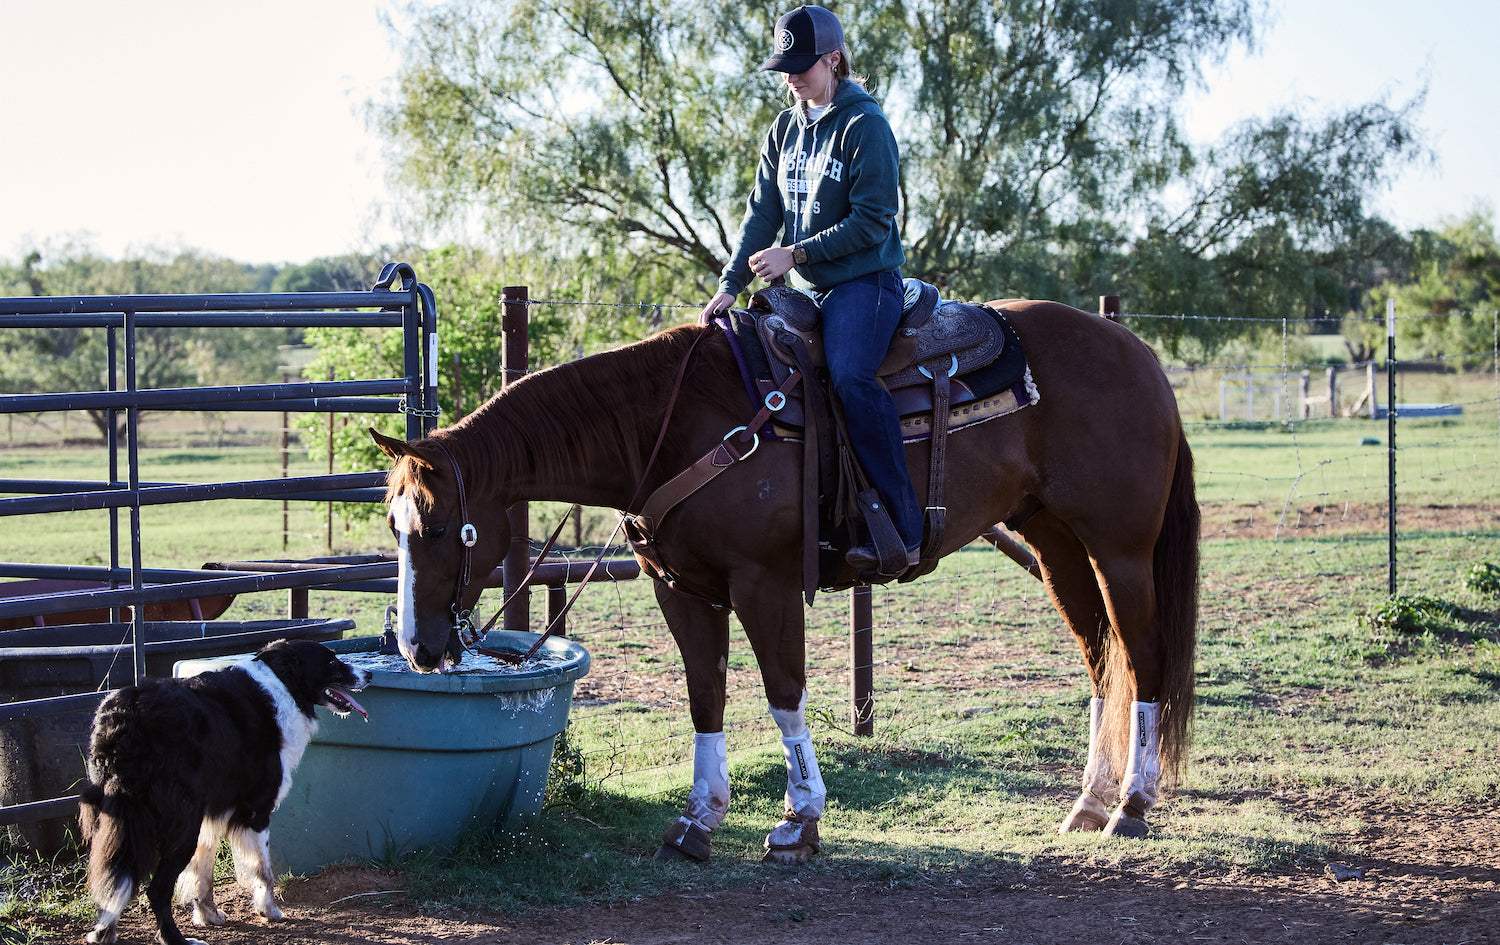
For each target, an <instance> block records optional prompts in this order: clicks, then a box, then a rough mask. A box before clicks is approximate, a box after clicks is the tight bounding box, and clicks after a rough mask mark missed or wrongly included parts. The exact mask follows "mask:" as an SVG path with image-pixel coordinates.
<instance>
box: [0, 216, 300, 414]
mask: <svg viewBox="0 0 1500 945" xmlns="http://www.w3.org/2000/svg"><path fill="white" fill-rule="evenodd" d="M274 275H275V269H274V268H273V267H269V266H251V265H245V264H243V263H237V262H234V261H233V260H229V259H223V258H220V257H215V256H206V255H203V254H200V253H196V252H192V251H180V252H175V253H171V254H168V253H165V252H162V253H155V254H152V255H147V256H141V257H134V258H127V259H118V260H116V259H110V258H107V257H105V256H102V255H100V254H99V253H97V252H95V251H94V250H93V249H92V248H91V247H89V246H87V245H83V244H69V243H64V244H61V245H59V246H56V247H43V248H40V249H32V250H29V251H27V252H26V253H25V254H24V255H23V257H22V260H21V264H20V265H19V266H18V267H14V268H12V267H4V268H0V278H3V279H4V280H5V281H6V282H7V283H8V285H7V286H5V287H4V291H5V292H15V293H18V294H22V295H32V296H35V295H127V294H138V293H173V292H255V291H266V290H267V289H269V288H270V283H271V280H272V278H273V277H274ZM288 338H289V335H288V332H287V331H286V330H280V329H249V328H214V329H205V328H199V329H179V328H142V329H139V330H138V331H137V353H136V383H137V385H138V386H139V387H142V388H148V387H176V386H181V385H184V384H190V383H215V382H223V381H227V380H236V381H239V382H241V383H244V382H254V381H264V380H270V379H272V378H273V377H274V376H275V371H276V364H277V345H278V344H279V343H282V342H285V341H287V340H288ZM122 344H123V342H122ZM122 351H123V348H122ZM106 365H107V356H106V342H105V332H104V331H103V330H102V329H98V328H78V329H66V328H65V329H50V328H49V329H23V328H18V329H7V330H5V331H3V332H0V379H3V381H4V388H5V389H6V390H11V391H17V392H29V391H31V392H34V391H65V390H103V389H105V388H106V387H107V386H108V378H107V376H106ZM122 376H123V375H122ZM122 386H123V385H122ZM88 413H89V417H90V419H92V420H93V422H94V425H95V426H96V427H97V428H98V430H99V433H100V435H101V436H103V435H105V433H106V432H107V431H108V429H109V421H108V415H107V414H106V413H105V411H102V410H91V411H89V412H88Z"/></svg>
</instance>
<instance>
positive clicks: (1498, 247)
mask: <svg viewBox="0 0 1500 945" xmlns="http://www.w3.org/2000/svg"><path fill="white" fill-rule="evenodd" d="M1411 255H1412V265H1411V272H1410V276H1409V278H1407V279H1406V280H1404V281H1401V282H1397V281H1394V280H1393V281H1390V282H1387V283H1384V284H1383V285H1381V286H1379V287H1377V288H1375V289H1373V290H1372V291H1371V292H1370V296H1369V297H1370V305H1369V309H1370V310H1371V311H1372V312H1376V313H1379V314H1380V315H1382V316H1383V315H1384V312H1385V300H1386V299H1387V298H1394V299H1395V300H1396V313H1397V321H1398V324H1399V326H1400V332H1401V338H1400V343H1401V346H1402V350H1403V351H1404V352H1409V353H1407V354H1405V355H1404V357H1407V358H1410V357H1411V356H1412V354H1415V355H1416V356H1418V357H1423V358H1446V359H1451V360H1452V361H1454V362H1455V363H1457V364H1460V365H1463V366H1475V365H1481V364H1489V363H1490V361H1491V360H1492V359H1493V357H1494V344H1495V340H1494V332H1495V319H1496V317H1497V312H1500V243H1497V241H1496V237H1495V226H1494V222H1493V219H1492V214H1491V213H1490V212H1489V211H1488V210H1487V209H1485V210H1476V211H1474V212H1473V213H1470V214H1469V215H1468V216H1466V217H1463V218H1462V219H1459V220H1455V221H1453V222H1451V223H1448V224H1447V225H1445V226H1443V227H1441V228H1440V229H1437V230H1417V231H1416V232H1414V233H1413V234H1412V238H1411ZM1428 316H1436V317H1428ZM1372 327H1373V326H1372ZM1379 331H1380V335H1381V337H1382V338H1383V337H1384V329H1383V328H1380V329H1379Z"/></svg>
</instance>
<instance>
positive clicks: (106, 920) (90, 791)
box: [78, 782, 152, 928]
mask: <svg viewBox="0 0 1500 945" xmlns="http://www.w3.org/2000/svg"><path fill="white" fill-rule="evenodd" d="M78 801H79V803H78V821H79V825H80V826H81V827H82V828H83V838H84V839H85V840H86V841H88V844H89V875H88V885H89V894H90V895H92V896H93V897H94V902H95V903H96V904H98V906H99V921H98V925H99V926H101V927H106V928H107V927H109V926H112V925H114V923H115V920H116V919H118V918H119V917H120V913H122V912H124V911H125V907H126V906H128V905H130V900H131V899H133V898H134V897H135V891H136V888H137V887H139V886H140V884H141V881H142V880H143V879H145V877H146V876H147V874H148V873H149V872H150V871H151V866H152V844H151V836H152V831H151V824H150V820H151V814H150V812H149V811H148V810H146V809H144V808H143V807H142V805H141V804H139V803H138V802H137V801H135V800H134V799H133V798H131V797H130V796H129V795H127V794H124V793H121V792H119V791H116V790H111V789H110V788H109V787H103V786H100V785H98V784H94V783H93V782H89V783H87V784H85V785H84V786H83V789H82V790H81V791H79V798H78Z"/></svg>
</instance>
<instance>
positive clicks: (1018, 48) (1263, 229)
mask: <svg viewBox="0 0 1500 945" xmlns="http://www.w3.org/2000/svg"><path fill="white" fill-rule="evenodd" d="M1259 9H1260V8H1259V4H1257V3H1255V2H1253V0H1170V2H1169V0H1133V2H1107V3H1100V2H1097V0H1010V2H1005V3H998V2H979V3H953V2H951V0H900V2H897V0H883V2H872V3H868V4H860V5H857V6H856V5H851V6H850V7H848V8H847V9H840V10H839V12H840V14H841V16H842V17H843V18H844V22H845V26H846V30H847V32H848V35H849V36H850V38H851V41H852V42H853V44H854V45H853V47H852V50H851V52H852V62H853V65H854V67H855V71H856V72H864V73H866V74H868V75H869V76H870V78H871V79H872V80H873V85H874V86H875V88H876V92H877V95H878V96H880V97H881V98H882V99H883V100H884V105H885V108H886V110H887V113H888V114H889V115H890V116H891V119H892V124H893V127H894V129H895V131H896V134H897V137H898V139H899V140H900V143H901V146H902V155H903V159H902V160H903V172H902V179H903V209H902V215H901V221H900V222H901V225H902V228H903V235H904V240H905V244H906V246H907V248H908V254H909V257H910V260H909V263H908V266H907V271H908V273H909V274H912V275H919V276H922V277H924V278H929V279H932V280H933V281H936V282H938V283H939V284H941V285H944V286H946V287H948V288H949V289H950V290H951V291H952V292H954V293H955V294H958V295H971V296H984V297H993V296H996V295H1026V296H1033V297H1035V296H1050V297H1054V298H1061V299H1065V300H1071V301H1075V302H1083V301H1084V297H1086V296H1088V295H1092V294H1100V293H1103V292H1106V291H1112V290H1113V291H1122V292H1123V293H1124V294H1126V295H1127V297H1128V301H1129V303H1130V305H1131V307H1132V309H1133V310H1136V311H1157V312H1166V313H1174V314H1175V313H1179V312H1186V311H1214V312H1216V313H1226V312H1228V313H1236V314H1256V315H1265V314H1276V315H1292V316H1294V317H1302V316H1305V315H1321V314H1324V313H1326V312H1329V311H1334V312H1335V313H1337V312H1339V311H1341V310H1342V308H1343V307H1344V305H1346V304H1347V302H1346V299H1345V297H1346V296H1347V294H1348V289H1349V287H1348V285H1347V282H1346V280H1345V279H1343V278H1341V274H1343V273H1344V272H1345V270H1347V268H1348V266H1349V261H1350V259H1351V258H1353V255H1354V253H1355V251H1356V250H1357V248H1359V247H1360V246H1361V241H1362V240H1363V239H1364V236H1363V233H1364V232H1365V230H1366V229H1368V228H1379V226H1381V224H1379V223H1378V222H1374V221H1370V220H1369V219H1368V218H1367V214H1366V209H1365V200H1366V197H1367V196H1368V194H1369V193H1370V191H1371V189H1372V188H1373V187H1375V186H1377V185H1378V184H1379V182H1380V181H1382V180H1384V179H1385V178H1386V177H1387V176H1388V173H1389V170H1390V168H1391V167H1392V166H1393V165H1395V164H1398V163H1400V162H1402V161H1405V160H1407V159H1410V158H1411V157H1413V156H1415V154H1416V153H1417V145H1416V139H1415V136H1414V133H1413V131H1412V128H1411V114H1412V110H1413V109H1414V108H1415V103H1413V104H1411V105H1407V106H1403V107H1392V106H1390V105H1387V104H1385V103H1379V102H1377V103H1369V104H1365V105H1360V106H1355V107H1353V108H1350V109H1347V110H1345V111H1342V112H1337V113H1334V114H1332V115H1330V116H1328V117H1326V118H1324V119H1319V120H1314V119H1310V118H1306V117H1303V116H1300V115H1297V114H1294V113H1286V114H1280V115H1274V116H1271V117H1269V118H1264V119H1259V120H1254V121H1247V122H1245V123H1242V124H1241V125H1240V126H1238V127H1237V128H1235V129H1233V130H1231V131H1230V132H1229V133H1228V134H1227V135H1226V136H1225V138H1224V139H1223V140H1222V141H1220V142H1218V143H1217V144H1215V145H1214V146H1213V147H1211V148H1208V149H1204V150H1197V149H1194V148H1193V147H1191V146H1190V145H1189V144H1188V143H1187V142H1186V141H1184V140H1183V137H1182V135H1181V133H1180V130H1179V118H1178V112H1179V108H1180V105H1181V97H1182V93H1183V90H1184V89H1185V88H1187V87H1189V86H1190V85H1192V84H1193V83H1194V82H1195V81H1198V80H1199V78H1200V69H1201V67H1202V65H1203V64H1205V63H1207V62H1212V61H1215V60H1217V59H1220V58H1222V57H1223V56H1224V55H1225V54H1226V53H1227V52H1229V51H1230V50H1231V49H1232V48H1234V47H1236V46H1237V45H1238V44H1243V43H1248V42H1252V41H1253V39H1254V35H1255V22H1256V18H1257V16H1258V14H1259ZM779 12H780V7H779V6H777V5H773V4H770V3H766V2H760V3H753V4H750V5H748V6H747V5H746V4H744V3H727V2H715V3H707V4H705V3H687V2H683V0H448V2H446V3H440V4H437V5H435V6H414V7H412V8H410V9H408V10H407V11H406V14H405V16H406V17H407V18H408V19H409V20H410V21H411V22H410V23H409V24H403V26H402V29H403V32H404V33H405V34H406V35H408V36H409V37H410V39H409V41H408V43H407V44H406V46H405V50H406V59H405V62H404V65H403V67H402V69H401V72H400V77H399V81H398V84H397V87H396V90H395V92H394V94H393V95H392V96H391V97H390V98H388V99H387V100H386V101H384V102H383V103H381V105H380V107H379V108H378V109H377V112H378V115H379V117H380V119H381V123H382V126H383V127H386V128H388V129H389V130H390V134H391V135H392V137H393V139H394V142H395V144H396V146H397V148H398V150H399V151H400V152H401V154H402V158H403V160H402V167H403V173H404V176H405V179H406V181H407V182H408V183H409V184H410V185H411V186H412V187H413V189H414V190H415V191H416V192H417V193H418V194H419V195H421V196H422V197H424V198H425V199H426V201H427V202H428V204H429V207H430V209H431V211H432V212H433V213H438V214H456V213H466V214H468V213H474V212H478V213H479V214H481V215H482V216H484V217H485V218H486V219H487V220H488V221H489V222H490V224H491V226H492V227H493V229H494V230H495V232H496V234H497V236H498V237H499V238H500V240H501V241H502V243H503V244H504V245H505V246H507V247H508V248H515V249H528V250H533V251H539V252H553V253H558V254H563V255H567V256H568V257H570V258H572V259H573V260H575V261H576V262H577V263H578V264H579V265H580V266H585V265H589V264H594V265H597V266H600V268H601V270H602V271H607V272H608V273H609V274H610V275H611V277H612V278H613V279H614V280H616V283H617V284H618V285H621V286H624V287H625V290H626V291H628V290H634V291H640V290H641V288H642V286H643V284H644V283H646V282H649V283H650V284H651V285H652V286H653V287H655V286H660V285H665V286H666V287H667V288H666V292H665V297H668V298H674V299H687V300H693V299H695V298H696V297H698V296H705V295H706V293H707V292H708V291H709V289H710V287H711V285H712V281H713V277H714V275H715V274H716V273H717V271H718V269H719V268H720V266H721V265H722V263H723V261H724V259H725V258H726V257H727V256H728V254H729V253H730V251H731V249H732V244H733V241H734V239H735V238H736V235H737V230H738V222H739V218H740V215H741V213H742V212H743V200H744V196H745V194H746V193H747V192H748V191H749V189H750V184H751V180H752V175H753V170H754V162H755V160H756V157H757V145H758V142H759V141H760V138H761V135H762V134H763V133H764V129H765V128H766V127H767V126H768V124H769V122H770V120H771V118H772V116H773V115H774V113H775V112H776V111H777V110H778V109H779V108H781V107H783V103H782V101H781V98H780V94H779V93H780V84H779V82H778V80H777V79H776V78H774V77H770V76H765V75H760V74H756V73H754V72H753V71H752V70H753V67H754V64H755V63H756V62H757V61H758V60H759V59H761V58H763V56H764V55H765V53H766V51H767V34H768V32H769V27H770V24H771V23H772V22H773V21H774V19H775V17H776V15H777V13H779ZM585 90H587V91H585ZM622 261H623V262H627V263H633V265H630V264H625V265H622V264H621V263H622ZM603 263H612V264H613V265H612V267H611V266H610V265H602V264H603ZM638 297H641V296H638ZM1174 327H1175V326H1174V325H1173V324H1169V323H1159V324H1158V323H1153V324H1149V325H1143V326H1142V330H1144V331H1147V332H1156V333H1160V334H1162V335H1163V336H1164V337H1165V339H1166V340H1167V341H1168V342H1169V343H1173V342H1174V336H1173V335H1172V332H1173V330H1174Z"/></svg>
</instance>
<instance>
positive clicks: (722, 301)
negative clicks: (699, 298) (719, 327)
mask: <svg viewBox="0 0 1500 945" xmlns="http://www.w3.org/2000/svg"><path fill="white" fill-rule="evenodd" d="M733 304H734V296H732V295H730V294H729V293H728V292H720V293H719V294H718V295H716V296H714V297H713V298H711V299H709V300H708V304H707V305H705V306H703V311H701V312H699V313H698V324H700V325H707V324H708V323H709V322H712V321H713V320H714V316H715V315H717V314H719V313H720V312H722V311H724V310H725V309H726V308H728V307H729V306H731V305H733Z"/></svg>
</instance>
